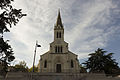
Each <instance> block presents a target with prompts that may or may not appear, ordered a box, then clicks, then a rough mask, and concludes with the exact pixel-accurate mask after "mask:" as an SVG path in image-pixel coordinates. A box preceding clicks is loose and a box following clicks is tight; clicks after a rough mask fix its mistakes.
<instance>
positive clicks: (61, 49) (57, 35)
mask: <svg viewBox="0 0 120 80" xmlns="http://www.w3.org/2000/svg"><path fill="white" fill-rule="evenodd" d="M50 52H51V53H66V52H68V43H66V42H65V41H64V26H63V24H62V19H61V15H60V10H59V11H58V16H57V21H56V24H55V25H54V41H53V42H52V43H51V44H50Z"/></svg>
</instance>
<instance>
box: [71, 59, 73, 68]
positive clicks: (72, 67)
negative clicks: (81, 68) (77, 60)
mask: <svg viewBox="0 0 120 80" xmlns="http://www.w3.org/2000/svg"><path fill="white" fill-rule="evenodd" d="M73 67H74V64H73V60H71V68H73Z"/></svg>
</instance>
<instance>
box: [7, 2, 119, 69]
mask: <svg viewBox="0 0 120 80" xmlns="http://www.w3.org/2000/svg"><path fill="white" fill-rule="evenodd" d="M13 5H14V6H15V7H17V8H22V9H23V12H24V13H26V14H27V16H26V17H24V18H22V19H21V20H20V22H19V23H18V24H17V26H16V27H13V28H11V29H10V30H11V32H10V33H7V34H6V35H5V36H6V38H7V39H10V44H11V45H12V47H13V50H14V53H15V57H16V59H15V61H13V63H12V65H14V64H16V63H18V62H19V61H22V60H24V61H26V62H27V65H28V66H29V67H31V66H32V62H33V53H34V47H35V41H36V40H38V42H39V44H41V46H42V47H41V48H37V56H36V65H37V64H38V61H39V59H40V55H41V54H43V53H45V52H47V51H48V50H49V43H51V42H52V41H53V28H54V24H55V22H56V19H57V13H58V9H59V8H60V10H61V17H62V22H63V24H64V28H65V41H66V42H68V43H69V50H70V51H72V52H74V53H75V54H77V55H78V58H79V59H80V63H82V62H83V61H85V60H86V59H87V58H88V54H89V53H92V52H94V51H95V50H96V49H97V48H103V49H105V50H106V51H108V52H113V53H115V54H114V56H113V58H115V59H116V60H117V62H118V63H119V65H120V42H119V41H120V0H15V2H14V3H13Z"/></svg>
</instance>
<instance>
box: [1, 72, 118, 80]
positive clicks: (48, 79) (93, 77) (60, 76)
mask: <svg viewBox="0 0 120 80" xmlns="http://www.w3.org/2000/svg"><path fill="white" fill-rule="evenodd" d="M0 80H2V79H0ZM3 80H120V78H118V77H114V78H113V77H106V76H105V75H104V74H80V73H79V74H78V73H74V74H73V73H22V72H17V73H15V72H9V73H8V74H7V75H6V79H3Z"/></svg>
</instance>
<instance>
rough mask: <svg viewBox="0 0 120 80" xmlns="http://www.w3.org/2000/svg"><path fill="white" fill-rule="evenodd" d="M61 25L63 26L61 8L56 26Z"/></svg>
mask: <svg viewBox="0 0 120 80" xmlns="http://www.w3.org/2000/svg"><path fill="white" fill-rule="evenodd" d="M58 26H60V27H61V28H63V24H62V20H61V15H60V9H59V11H58V17H57V21H56V25H55V27H58Z"/></svg>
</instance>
